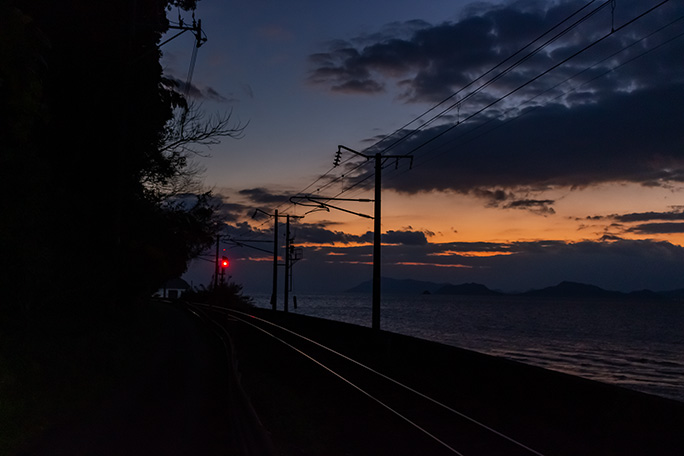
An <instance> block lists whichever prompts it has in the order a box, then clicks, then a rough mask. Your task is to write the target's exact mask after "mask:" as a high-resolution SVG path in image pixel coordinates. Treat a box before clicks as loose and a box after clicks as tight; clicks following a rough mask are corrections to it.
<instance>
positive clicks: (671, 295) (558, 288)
mask: <svg viewBox="0 0 684 456" xmlns="http://www.w3.org/2000/svg"><path fill="white" fill-rule="evenodd" d="M372 287H373V282H372V281H370V280H368V281H365V282H362V283H360V284H358V285H356V286H355V287H352V288H349V289H348V290H346V292H347V293H371V291H372ZM382 291H383V293H388V294H398V293H401V294H417V295H418V294H435V295H452V296H521V297H543V298H584V299H615V300H618V299H639V300H650V301H665V300H684V289H677V290H668V291H652V290H636V291H631V292H627V293H625V292H622V291H611V290H605V289H603V288H601V287H598V286H596V285H590V284H585V283H578V282H570V281H563V282H560V283H559V284H558V285H554V286H550V287H546V288H540V289H534V290H528V291H525V292H520V293H507V292H502V291H495V290H492V289H490V288H488V287H487V286H486V285H482V284H479V283H473V282H470V283H462V284H459V285H453V284H450V283H435V282H429V281H423V280H413V279H404V280H399V279H392V278H389V277H383V278H382Z"/></svg>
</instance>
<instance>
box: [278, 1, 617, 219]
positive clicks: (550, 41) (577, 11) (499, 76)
mask: <svg viewBox="0 0 684 456" xmlns="http://www.w3.org/2000/svg"><path fill="white" fill-rule="evenodd" d="M595 1H596V0H591V1H590V2H588V3H587V4H585V5H583V6H582V7H580V8H579V9H578V10H576V11H574V12H573V13H572V14H570V15H568V16H567V17H565V18H564V19H563V20H561V21H559V22H558V23H556V24H555V25H554V26H552V27H551V28H549V29H548V30H546V31H544V32H543V33H542V34H540V35H539V36H538V37H536V38H535V39H533V40H531V41H530V42H528V43H527V44H525V45H524V46H523V47H521V48H520V49H518V50H517V51H516V52H514V53H513V54H511V55H509V56H508V57H506V58H505V59H503V60H502V61H501V62H499V63H497V64H496V65H494V66H493V67H492V68H490V69H489V70H487V71H486V72H484V73H483V74H481V75H480V76H478V77H477V78H475V79H474V80H472V81H471V82H470V83H468V84H467V85H466V86H464V87H462V88H461V89H459V90H458V91H456V92H454V93H452V94H451V95H449V96H448V97H446V98H445V99H443V100H442V101H440V102H439V103H437V104H436V105H434V106H432V107H431V108H429V109H428V110H427V111H425V112H423V113H422V114H420V115H419V116H417V117H416V118H414V119H413V120H411V121H410V122H408V123H407V124H405V125H404V126H403V127H400V128H399V129H397V130H396V131H395V132H393V133H391V134H390V135H387V136H385V137H383V138H382V139H380V140H379V141H377V142H375V143H374V144H373V145H371V146H369V147H367V148H365V150H369V149H372V148H373V147H376V146H378V145H379V144H381V143H382V142H383V141H385V140H387V139H388V138H390V137H391V136H393V135H395V134H397V133H401V132H402V131H403V130H404V129H405V128H406V127H408V126H409V125H411V124H413V123H415V122H416V121H418V120H420V119H421V118H422V117H423V116H425V115H426V114H428V113H430V112H432V111H434V110H435V109H437V108H438V107H439V106H441V105H443V104H444V103H446V102H448V101H449V100H451V99H453V98H454V97H456V96H457V95H458V94H460V93H461V92H463V91H464V90H465V89H467V88H468V87H470V86H472V85H473V84H475V83H476V82H478V81H480V80H481V79H483V78H485V77H486V76H488V75H490V74H491V73H492V72H494V71H495V70H496V69H497V68H499V67H501V66H502V65H504V64H505V63H506V62H508V61H510V60H511V59H513V58H514V57H516V56H518V55H519V54H521V53H522V52H523V51H524V50H525V49H527V48H529V47H530V46H532V45H533V44H534V43H536V42H537V41H539V40H540V39H542V38H543V37H544V36H546V35H548V34H550V33H551V32H553V31H554V30H556V29H557V28H559V27H560V26H561V25H562V24H564V23H566V22H567V21H569V20H570V19H572V18H573V17H575V16H577V15H578V14H580V13H581V12H582V11H583V10H585V9H587V8H588V7H589V6H590V5H591V4H593V3H595ZM610 3H611V0H606V1H604V2H603V3H602V4H601V5H599V6H598V7H597V8H595V9H594V10H592V11H590V12H589V13H587V14H586V15H584V16H583V17H581V18H579V19H578V20H576V21H575V22H574V23H573V24H571V25H569V26H568V27H566V28H565V29H563V30H561V31H560V32H558V33H557V34H556V35H554V36H553V37H551V38H549V39H548V40H547V41H546V42H544V43H542V44H541V45H540V46H537V48H535V49H534V50H532V51H531V52H529V53H528V54H526V55H524V56H522V57H521V58H519V59H518V60H516V61H515V62H513V63H512V64H511V65H509V66H508V67H507V68H505V69H504V70H503V71H502V72H501V73H499V74H497V75H495V76H494V77H493V78H491V79H489V80H488V81H486V82H485V83H484V84H482V85H481V86H479V87H478V88H476V89H475V90H473V91H472V92H470V93H469V94H467V95H466V96H465V97H464V98H463V99H460V100H458V101H457V102H456V103H454V104H452V105H450V106H449V107H447V108H446V109H444V110H442V111H441V112H440V113H438V114H437V115H435V116H433V117H432V118H431V119H429V120H428V121H427V122H425V123H424V124H423V125H421V126H420V127H419V128H417V129H415V130H411V131H410V132H409V133H407V134H405V135H403V136H402V137H401V138H400V139H398V140H396V141H394V142H393V143H392V144H390V145H388V146H387V147H384V148H383V149H382V150H381V153H383V152H386V151H388V150H390V149H391V148H392V147H395V146H396V145H398V144H399V143H400V142H402V141H405V140H406V139H408V138H409V137H410V136H412V135H413V134H415V133H416V132H417V131H419V130H421V129H424V128H425V127H427V126H428V125H429V124H430V123H432V122H434V121H435V120H436V119H438V118H440V117H442V116H444V114H446V113H447V112H449V111H450V110H452V109H453V108H454V107H456V106H460V104H461V103H463V102H464V101H465V100H466V99H467V98H469V97H471V96H474V95H475V94H477V93H479V92H480V91H481V90H483V89H484V88H485V87H487V86H488V85H491V84H492V83H493V82H495V81H496V80H498V79H499V78H501V77H503V75H505V74H507V73H509V72H510V71H512V70H513V69H514V68H516V67H517V66H519V65H521V64H522V63H523V62H524V61H526V60H527V59H529V58H530V57H531V56H533V55H535V54H536V53H538V52H540V51H541V50H542V49H544V48H545V47H547V46H549V45H550V44H551V43H553V42H554V41H556V40H557V39H558V38H560V37H561V36H563V35H564V34H566V33H568V32H569V31H570V30H572V29H573V28H575V27H577V26H578V25H580V24H581V23H583V22H584V21H586V20H588V19H589V18H591V17H593V16H594V15H595V14H597V13H598V12H599V11H601V10H602V9H603V8H605V7H607V6H608V5H610ZM366 163H367V162H362V163H361V164H360V165H359V166H358V167H361V166H364V165H365V164H366ZM358 167H357V168H356V169H358ZM329 172H330V171H328V173H329ZM323 177H324V176H321V177H320V178H319V179H317V180H316V181H315V182H317V181H319V180H320V179H321V178H323ZM369 178H370V176H365V177H363V178H362V181H361V182H357V183H355V184H353V185H351V186H350V187H348V188H347V189H346V190H343V191H342V192H340V193H339V194H338V195H336V196H340V195H342V194H344V193H346V191H349V190H351V189H353V188H356V187H358V186H359V185H361V184H362V183H363V182H365V181H366V180H367V179H369ZM340 179H341V178H337V179H334V180H332V181H331V182H330V183H329V184H328V185H327V186H330V185H332V184H333V183H334V182H337V181H339V180H340ZM311 186H313V184H310V185H309V186H308V187H307V188H306V189H308V188H310V187H311ZM306 189H305V190H306ZM305 190H303V191H305ZM303 191H300V192H299V193H303ZM279 207H280V206H279Z"/></svg>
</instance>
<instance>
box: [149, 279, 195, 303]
mask: <svg viewBox="0 0 684 456" xmlns="http://www.w3.org/2000/svg"><path fill="white" fill-rule="evenodd" d="M189 289H190V285H188V282H186V281H185V280H183V279H181V278H180V277H179V278H177V279H171V280H169V281H168V282H166V283H165V284H164V286H163V287H162V288H160V289H159V290H157V292H156V293H155V294H154V296H155V297H158V298H166V299H178V298H180V297H181V296H183V293H185V292H186V291H188V290H189Z"/></svg>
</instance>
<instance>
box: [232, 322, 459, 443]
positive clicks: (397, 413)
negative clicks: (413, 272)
mask: <svg viewBox="0 0 684 456" xmlns="http://www.w3.org/2000/svg"><path fill="white" fill-rule="evenodd" d="M221 310H223V309H221ZM225 310H231V309H225ZM235 312H239V311H235ZM239 313H243V312H239ZM245 315H246V316H248V317H252V318H257V317H254V316H252V315H249V314H245ZM233 318H235V319H236V320H238V321H241V322H242V323H245V324H247V325H249V326H251V327H253V328H255V329H257V330H259V331H261V332H263V333H264V334H266V335H268V336H270V337H272V338H273V339H275V340H277V341H278V342H280V343H282V344H283V345H285V346H287V347H289V348H291V349H292V350H294V351H296V352H297V353H299V354H300V355H302V356H304V357H305V358H308V359H309V360H310V361H312V362H314V363H315V364H318V365H319V366H320V367H322V368H323V369H325V370H326V371H328V372H329V373H331V374H333V375H334V376H335V377H337V378H339V379H340V380H342V381H343V382H345V383H347V384H348V385H349V386H351V387H353V388H354V389H356V390H357V391H359V392H360V393H362V394H364V395H365V396H367V397H368V398H369V399H371V400H373V401H374V402H376V403H377V404H378V405H380V406H382V407H384V408H385V409H387V410H388V411H390V412H392V413H393V414H395V415H396V416H398V417H399V418H401V419H402V420H404V421H406V422H407V423H408V424H410V425H411V426H413V427H415V428H416V429H417V430H419V431H421V432H422V433H424V434H425V435H427V436H428V437H430V438H431V439H433V440H434V441H435V442H437V443H439V444H440V445H442V446H444V447H445V448H446V449H448V450H449V451H451V452H452V453H454V454H456V455H459V456H465V455H464V454H463V453H461V452H459V451H458V450H456V449H455V448H453V447H452V446H450V445H449V444H448V443H446V442H444V441H443V440H441V439H440V438H439V437H437V436H435V435H434V434H432V433H431V432H430V431H428V430H427V429H425V428H423V427H422V426H420V425H419V424H417V423H416V422H414V421H412V420H411V419H410V418H408V417H407V416H405V415H403V414H402V413H401V412H399V411H397V410H395V409H393V408H392V407H391V406H390V405H388V404H386V403H385V402H383V401H381V400H380V399H378V398H377V397H375V396H373V395H372V394H371V393H369V392H368V391H366V390H364V389H363V388H361V387H360V386H358V385H357V384H355V383H354V382H352V381H351V380H349V379H347V378H346V377H344V376H343V375H342V374H340V373H338V372H336V371H334V370H333V369H331V368H330V367H328V366H326V365H325V364H323V363H322V362H320V361H319V360H317V359H316V358H314V357H312V356H311V355H309V354H307V353H305V352H304V351H302V350H300V349H299V348H297V347H295V346H294V345H292V344H290V343H289V342H287V341H285V340H283V339H282V338H280V337H278V336H276V335H275V334H273V333H272V332H269V331H268V330H266V329H264V328H262V327H260V326H259V325H255V324H253V323H251V322H249V321H247V320H245V319H242V318H240V317H236V316H234V315H233ZM257 319H258V320H261V319H259V318H257ZM262 321H264V320H262ZM275 326H276V327H277V325H275ZM282 329H286V328H282ZM293 334H294V333H293ZM324 348H325V347H324Z"/></svg>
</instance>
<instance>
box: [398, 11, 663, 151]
mask: <svg viewBox="0 0 684 456" xmlns="http://www.w3.org/2000/svg"><path fill="white" fill-rule="evenodd" d="M668 1H669V0H664V1H662V2H660V3H659V4H657V5H655V6H653V7H651V8H649V9H648V10H646V11H645V12H643V13H641V14H639V15H638V16H636V17H634V18H632V19H631V20H630V21H628V22H626V23H625V24H623V25H621V26H620V27H618V28H612V29H611V31H610V32H609V33H607V34H605V35H604V36H602V37H601V38H599V39H597V40H594V41H593V42H591V43H589V44H587V45H586V46H584V47H583V48H582V49H580V50H578V51H576V52H574V53H573V54H571V55H570V56H568V57H566V58H564V59H562V60H561V61H559V62H557V63H556V64H554V65H552V66H551V67H549V68H547V69H546V70H544V71H543V72H541V73H539V74H538V75H536V76H535V77H533V78H531V79H529V80H527V81H526V82H524V83H522V84H520V85H519V86H517V87H516V88H514V89H513V90H511V91H509V92H508V93H506V94H505V95H503V96H501V97H499V98H497V99H495V100H494V101H492V102H490V103H488V104H487V105H485V106H484V107H482V108H480V109H479V110H477V111H475V112H473V113H471V114H470V115H468V116H467V117H466V118H465V119H464V120H462V121H461V122H459V123H456V124H453V125H451V126H449V127H447V128H445V129H444V130H442V131H441V132H439V133H437V134H435V135H433V136H432V137H431V138H429V139H427V140H425V141H423V142H422V143H421V144H419V145H417V146H415V147H413V148H412V149H411V150H410V151H409V152H408V153H409V154H413V153H415V152H417V151H418V150H420V149H421V148H423V147H425V146H426V145H428V144H430V143H432V142H433V141H435V140H437V139H439V138H440V137H442V136H444V135H445V134H447V133H449V132H450V131H452V130H454V129H455V128H457V127H459V126H460V125H461V124H463V123H465V122H466V121H468V120H470V119H472V118H474V117H475V116H477V115H479V114H481V113H483V112H484V111H486V110H487V109H489V108H491V107H492V106H494V105H496V104H497V103H499V102H500V101H502V100H504V99H506V98H508V97H509V96H511V95H513V94H514V93H516V92H518V91H519V90H521V89H522V88H524V87H526V86H528V85H529V84H531V83H533V82H535V81H537V80H538V79H540V78H542V77H543V76H545V75H547V74H549V73H550V72H552V71H553V70H555V69H557V68H558V67H560V66H562V65H564V64H565V63H567V62H568V61H570V60H572V59H573V58H575V57H577V56H578V55H580V54H582V53H584V52H586V51H587V50H589V49H590V48H592V47H594V46H596V45H597V44H599V43H601V42H602V41H604V40H605V39H607V38H609V37H611V36H613V35H614V34H615V33H617V32H619V31H621V30H622V29H624V28H626V27H628V26H630V25H631V24H633V23H634V22H636V21H637V20H639V19H641V18H642V17H644V16H645V15H647V14H649V13H651V12H652V11H654V10H655V9H657V8H659V7H661V6H662V5H664V4H665V3H667V2H668ZM674 22H676V21H674ZM490 120H491V119H490ZM477 128H479V126H478V127H476V128H475V129H477ZM473 130H474V129H473ZM473 130H470V131H473ZM470 131H469V132H466V133H464V134H468V133H470ZM428 153H429V152H428Z"/></svg>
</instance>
